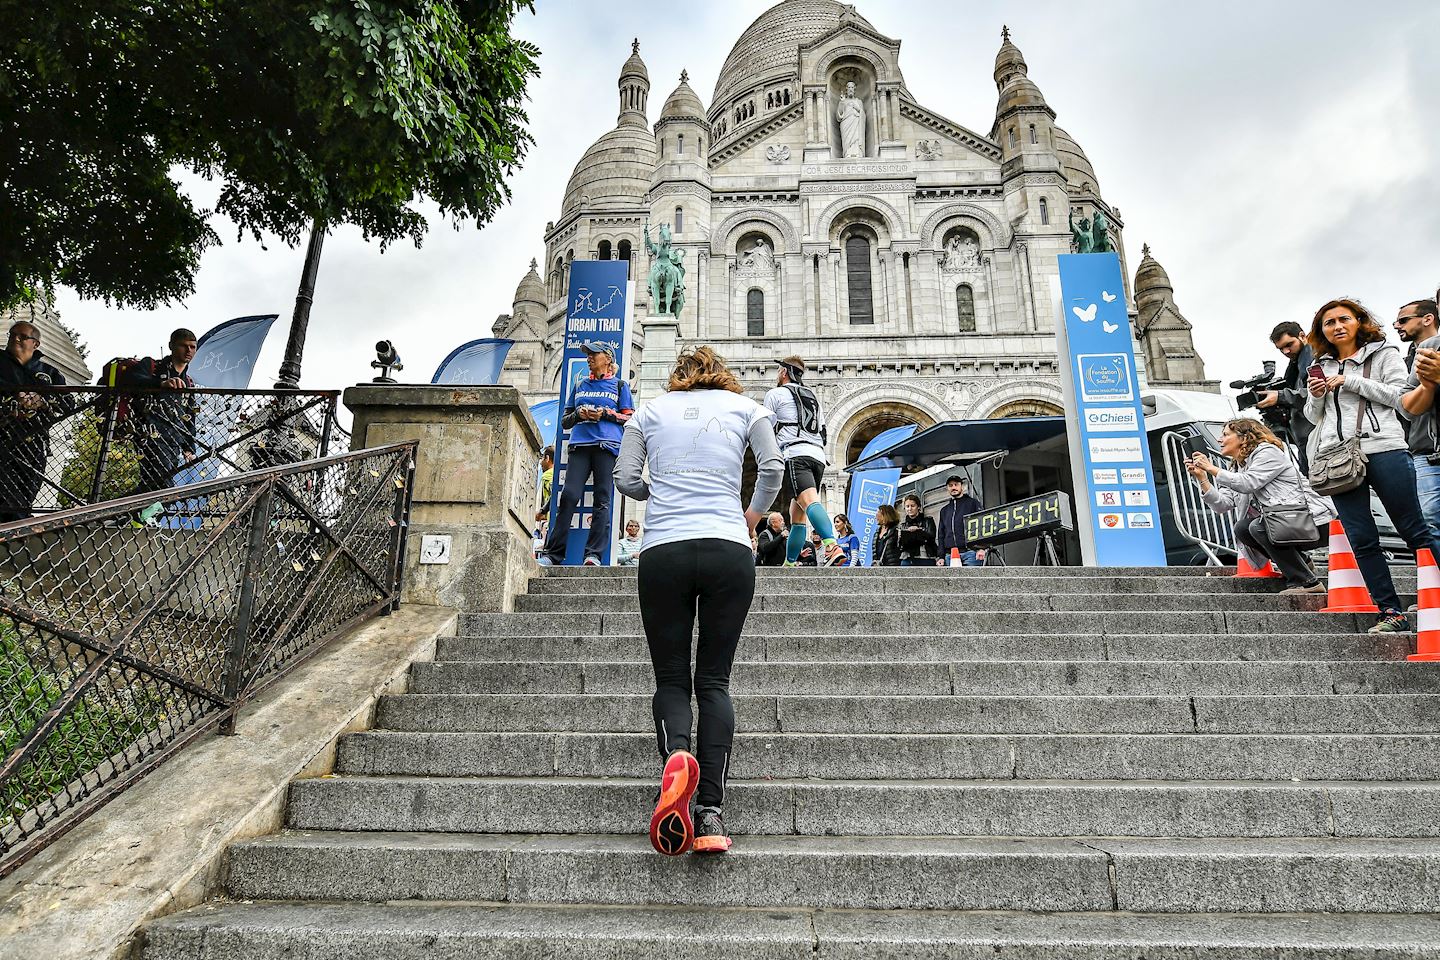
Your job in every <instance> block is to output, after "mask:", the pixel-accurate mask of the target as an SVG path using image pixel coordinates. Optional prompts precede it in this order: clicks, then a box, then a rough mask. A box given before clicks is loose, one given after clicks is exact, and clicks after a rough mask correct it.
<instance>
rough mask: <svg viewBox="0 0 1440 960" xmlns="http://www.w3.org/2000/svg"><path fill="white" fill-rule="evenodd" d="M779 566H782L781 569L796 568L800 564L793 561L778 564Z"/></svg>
mask: <svg viewBox="0 0 1440 960" xmlns="http://www.w3.org/2000/svg"><path fill="white" fill-rule="evenodd" d="M780 566H782V567H798V566H800V564H798V563H796V562H795V561H794V560H786V561H785V562H784V563H782V564H780Z"/></svg>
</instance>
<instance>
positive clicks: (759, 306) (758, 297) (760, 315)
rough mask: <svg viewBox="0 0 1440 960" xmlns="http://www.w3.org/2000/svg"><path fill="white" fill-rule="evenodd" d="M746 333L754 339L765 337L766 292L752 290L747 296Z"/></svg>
mask: <svg viewBox="0 0 1440 960" xmlns="http://www.w3.org/2000/svg"><path fill="white" fill-rule="evenodd" d="M745 333H746V334H747V335H748V336H752V337H763V336H765V291H763V290H760V289H752V290H751V291H750V292H749V293H747V294H745Z"/></svg>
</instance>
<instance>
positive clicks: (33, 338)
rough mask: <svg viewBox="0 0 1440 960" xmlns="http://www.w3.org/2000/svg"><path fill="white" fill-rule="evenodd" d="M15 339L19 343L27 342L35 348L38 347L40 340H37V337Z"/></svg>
mask: <svg viewBox="0 0 1440 960" xmlns="http://www.w3.org/2000/svg"><path fill="white" fill-rule="evenodd" d="M15 339H16V341H18V342H19V343H24V342H25V341H26V340H29V341H30V342H31V343H33V344H35V346H37V347H38V346H40V338H39V337H16V338H15Z"/></svg>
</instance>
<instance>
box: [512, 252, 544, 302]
mask: <svg viewBox="0 0 1440 960" xmlns="http://www.w3.org/2000/svg"><path fill="white" fill-rule="evenodd" d="M537 267H538V265H537V264H536V263H535V260H534V258H531V260H530V272H529V273H527V274H525V277H524V279H522V280H521V281H520V286H518V287H516V288H515V301H514V302H515V304H516V305H517V306H518V305H519V304H522V303H538V304H540V305H541V306H544V305H545V284H544V282H543V281H541V279H540V274H539V272H538V271H537Z"/></svg>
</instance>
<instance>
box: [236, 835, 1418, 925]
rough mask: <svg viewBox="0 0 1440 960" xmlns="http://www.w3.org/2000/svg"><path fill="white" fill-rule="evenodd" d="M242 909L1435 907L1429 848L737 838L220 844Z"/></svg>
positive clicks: (304, 839)
mask: <svg viewBox="0 0 1440 960" xmlns="http://www.w3.org/2000/svg"><path fill="white" fill-rule="evenodd" d="M226 886H227V891H228V893H229V895H230V896H231V897H233V898H235V899H240V900H324V901H344V900H352V901H354V900H359V901H390V900H438V901H492V902H509V903H574V904H624V905H635V906H647V905H653V904H676V905H686V906H742V907H762V908H772V907H822V908H839V909H877V910H894V909H922V910H1031V911H1104V910H1120V911H1136V912H1147V911H1150V912H1167V913H1190V912H1202V913H1223V912H1236V911H1240V912H1259V913H1286V912H1291V911H1297V910H1306V911H1315V912H1348V911H1362V910H1363V911H1366V912H1371V913H1433V912H1435V911H1437V910H1440V840H1435V839H1403V840H1399V839H1329V840H1317V839H1310V838H1306V839H1249V838H1222V839H1211V838H1206V839H1159V840H1156V839H1118V838H1083V837H1082V838H951V837H854V836H843V837H799V836H789V837H765V836H747V837H742V838H740V839H739V841H738V842H737V843H736V845H735V848H734V849H733V850H731V852H730V853H729V854H728V855H727V856H725V857H723V858H709V859H707V858H703V857H693V856H691V857H676V858H668V857H660V856H657V855H656V854H655V852H654V851H653V850H652V849H651V848H650V844H649V842H648V841H647V840H646V838H644V837H642V836H615V835H573V836H561V835H539V834H464V833H408V832H400V833H380V832H367V833H345V832H326V831H304V832H297V831H286V832H283V833H280V834H276V835H273V836H269V837H262V838H259V839H256V840H250V841H244V842H241V843H237V844H235V845H234V846H232V847H231V849H230V858H229V869H228V874H227V884H226Z"/></svg>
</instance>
